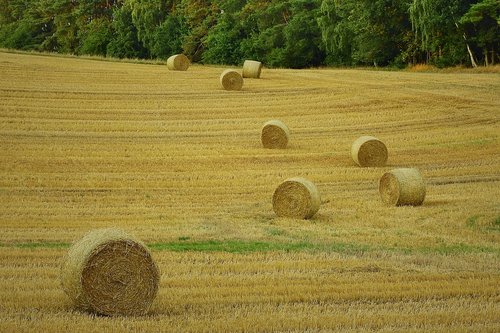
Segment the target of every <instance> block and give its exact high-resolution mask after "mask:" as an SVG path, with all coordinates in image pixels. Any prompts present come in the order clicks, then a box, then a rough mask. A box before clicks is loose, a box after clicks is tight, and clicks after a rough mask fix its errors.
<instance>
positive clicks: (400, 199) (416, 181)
mask: <svg viewBox="0 0 500 333" xmlns="http://www.w3.org/2000/svg"><path fill="white" fill-rule="evenodd" d="M379 192H380V196H381V198H382V201H383V202H384V203H386V204H387V205H391V206H405V205H408V206H420V205H421V204H422V203H423V202H424V199H425V182H424V179H423V178H422V175H421V174H420V171H418V169H413V168H401V169H394V170H391V171H390V172H387V173H385V174H384V175H383V176H382V178H380V184H379Z"/></svg>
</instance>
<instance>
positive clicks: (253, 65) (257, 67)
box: [243, 60, 262, 79]
mask: <svg viewBox="0 0 500 333" xmlns="http://www.w3.org/2000/svg"><path fill="white" fill-rule="evenodd" d="M261 72H262V63H261V62H260V61H255V60H245V62H244V63H243V77H244V78H251V79H260V73H261Z"/></svg>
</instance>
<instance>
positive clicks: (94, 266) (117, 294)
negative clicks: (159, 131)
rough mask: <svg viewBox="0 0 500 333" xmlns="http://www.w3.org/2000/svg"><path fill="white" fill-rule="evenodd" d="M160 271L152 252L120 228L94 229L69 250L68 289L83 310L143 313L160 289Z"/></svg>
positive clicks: (65, 281)
mask: <svg viewBox="0 0 500 333" xmlns="http://www.w3.org/2000/svg"><path fill="white" fill-rule="evenodd" d="M159 279H160V273H159V270H158V267H157V265H156V263H155V262H154V260H153V258H152V257H151V253H150V252H149V250H148V249H147V248H146V246H145V245H144V244H142V243H141V242H140V241H138V240H135V239H133V238H131V237H130V236H129V235H127V234H126V233H125V232H124V231H122V230H120V229H98V230H94V231H92V232H90V233H88V234H87V235H85V236H84V237H83V238H82V239H80V240H79V241H77V242H76V243H75V244H74V245H73V246H72V247H71V248H70V250H69V251H68V253H67V255H66V257H65V261H64V263H63V266H62V270H61V283H62V287H63V289H64V291H65V292H66V294H67V295H68V296H69V297H70V299H71V300H72V301H73V303H74V304H75V306H76V307H77V308H79V309H82V310H86V311H91V312H95V313H98V314H102V315H109V316H117V315H124V316H127V315H132V316H135V315H143V314H145V313H147V311H148V309H149V307H150V305H151V303H152V302H153V300H154V298H155V297H156V294H157V292H158V286H159Z"/></svg>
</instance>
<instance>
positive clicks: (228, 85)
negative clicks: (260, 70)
mask: <svg viewBox="0 0 500 333" xmlns="http://www.w3.org/2000/svg"><path fill="white" fill-rule="evenodd" d="M220 84H221V85H222V88H224V89H226V90H241V88H243V77H242V76H241V74H240V73H238V72H237V71H235V70H233V69H226V70H225V71H224V72H222V74H221V76H220Z"/></svg>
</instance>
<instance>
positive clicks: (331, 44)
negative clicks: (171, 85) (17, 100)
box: [0, 0, 500, 68]
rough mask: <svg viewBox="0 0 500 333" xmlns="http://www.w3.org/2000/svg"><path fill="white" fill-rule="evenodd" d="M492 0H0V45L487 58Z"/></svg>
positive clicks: (394, 60)
mask: <svg viewBox="0 0 500 333" xmlns="http://www.w3.org/2000/svg"><path fill="white" fill-rule="evenodd" d="M499 13H500V0H308V1H305V0H279V1H277V0H170V1H168V0H80V1H76V0H0V47H3V48H13V49H22V50H36V51H42V52H44V51H48V52H59V53H70V54H77V55H99V56H106V57H116V58H142V59H156V58H159V59H164V58H166V57H168V56H170V55H172V54H176V53H184V54H186V55H187V56H188V57H189V58H190V59H191V60H192V61H194V62H201V63H207V64H234V65H236V64H241V63H242V62H243V60H244V59H255V60H259V61H262V62H264V63H265V64H266V66H268V67H290V68H304V67H314V66H394V67H405V66H408V65H412V64H417V63H426V64H432V65H436V66H439V67H445V66H455V65H465V66H477V65H479V66H481V65H483V66H485V65H486V66H487V65H491V64H495V63H497V62H499V60H500V58H499V41H500V29H499V27H500V18H499Z"/></svg>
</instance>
